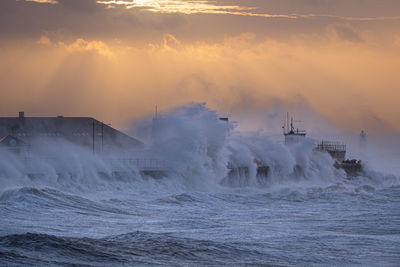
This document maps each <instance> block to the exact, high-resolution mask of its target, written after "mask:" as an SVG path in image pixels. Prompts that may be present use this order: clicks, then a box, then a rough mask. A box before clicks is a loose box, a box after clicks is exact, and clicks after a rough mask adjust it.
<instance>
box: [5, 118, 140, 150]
mask: <svg viewBox="0 0 400 267" xmlns="http://www.w3.org/2000/svg"><path fill="white" fill-rule="evenodd" d="M93 128H94V131H93ZM100 132H103V133H104V136H107V138H110V139H113V142H114V143H118V144H120V145H124V146H126V145H127V144H128V145H129V146H134V147H142V146H143V145H144V144H143V143H142V142H141V141H139V140H137V139H135V138H133V137H131V136H129V135H127V134H125V133H123V132H121V131H118V130H116V129H114V128H112V127H110V126H108V125H106V124H103V123H102V122H100V121H98V120H96V119H94V118H91V117H63V116H58V117H0V136H6V135H12V136H16V135H17V136H18V137H19V138H22V139H26V138H30V137H37V136H40V137H52V136H55V137H57V136H60V137H64V138H68V139H71V138H72V139H75V137H79V136H80V137H82V136H87V137H88V138H89V137H91V136H92V135H93V133H96V135H97V134H99V133H100Z"/></svg>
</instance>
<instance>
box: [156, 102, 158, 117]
mask: <svg viewBox="0 0 400 267" xmlns="http://www.w3.org/2000/svg"><path fill="white" fill-rule="evenodd" d="M157 113H158V111H157V105H156V113H155V118H156V119H157V115H158V114H157Z"/></svg>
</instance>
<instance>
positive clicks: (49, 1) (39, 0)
mask: <svg viewBox="0 0 400 267" xmlns="http://www.w3.org/2000/svg"><path fill="white" fill-rule="evenodd" d="M25 2H36V3H42V4H58V1H57V0H25Z"/></svg>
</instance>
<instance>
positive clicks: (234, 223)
mask: <svg viewBox="0 0 400 267" xmlns="http://www.w3.org/2000/svg"><path fill="white" fill-rule="evenodd" d="M382 179H386V180H385V181H382V182H380V181H379V180H376V179H375V180H374V181H370V180H368V179H367V178H363V177H359V178H355V179H354V180H346V179H342V178H338V180H337V181H330V182H324V183H314V182H310V181H306V182H305V181H293V182H290V183H285V184H280V185H279V186H278V185H276V186H272V187H271V186H269V187H257V186H249V187H243V188H229V187H222V186H217V187H215V188H213V189H209V188H208V189H204V188H202V189H201V190H200V189H198V188H194V187H192V186H190V184H187V183H185V182H182V180H180V179H172V178H169V179H161V180H153V179H141V178H138V179H135V181H134V182H132V181H120V180H119V181H101V182H99V181H96V182H90V183H86V184H80V185H79V186H77V184H76V181H74V183H75V184H74V185H73V184H72V183H71V184H66V183H61V184H60V183H59V184H58V185H54V184H53V185H52V186H49V185H48V184H44V185H43V184H42V183H40V182H39V181H35V182H34V183H31V184H30V185H29V186H16V187H14V188H8V189H7V190H4V191H2V192H1V194H0V215H1V216H0V225H1V229H0V265H1V266H18V265H21V266H51V265H53V266H70V265H79V266H81V265H82V266H121V265H122V266H123V265H125V266H132V265H183V266H193V265H212V266H220V265H235V266H238V265H264V264H265V265H274V266H294V265H296V266H310V265H316V266H332V265H335V266H347V265H368V266H377V265H381V266H399V265H400V264H399V263H400V186H399V185H398V182H397V179H395V178H394V177H392V178H391V179H387V177H386V178H385V177H382Z"/></svg>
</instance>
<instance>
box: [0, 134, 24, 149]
mask: <svg viewBox="0 0 400 267" xmlns="http://www.w3.org/2000/svg"><path fill="white" fill-rule="evenodd" d="M27 145H28V144H27V143H25V142H24V141H22V140H21V139H19V138H17V137H15V136H12V135H6V136H4V137H2V138H0V146H6V147H21V146H27Z"/></svg>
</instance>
